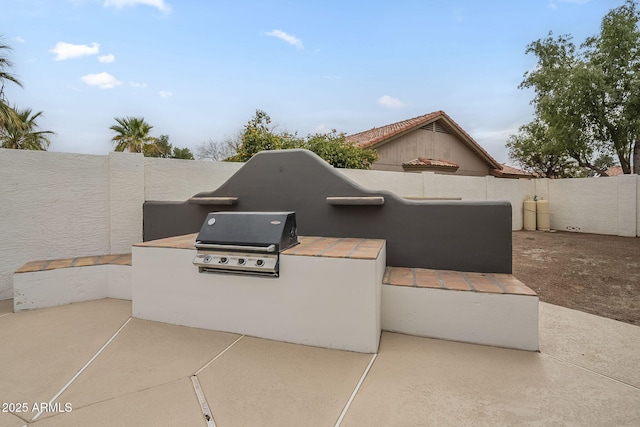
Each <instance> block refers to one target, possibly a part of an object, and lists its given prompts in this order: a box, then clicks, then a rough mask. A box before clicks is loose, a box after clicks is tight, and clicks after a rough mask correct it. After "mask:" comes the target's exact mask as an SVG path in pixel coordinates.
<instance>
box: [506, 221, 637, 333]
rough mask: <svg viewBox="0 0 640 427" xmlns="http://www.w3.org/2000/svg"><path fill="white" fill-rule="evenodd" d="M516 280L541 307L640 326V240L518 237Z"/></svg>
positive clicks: (548, 235)
mask: <svg viewBox="0 0 640 427" xmlns="http://www.w3.org/2000/svg"><path fill="white" fill-rule="evenodd" d="M513 275H514V276H515V277H517V278H518V279H520V280H521V281H522V282H524V284H526V285H527V286H528V287H530V288H531V289H533V290H534V291H536V292H537V293H538V295H539V297H540V300H541V301H545V302H548V303H551V304H557V305H561V306H563V307H568V308H572V309H575V310H580V311H584V312H587V313H592V314H597V315H599V316H603V317H608V318H610V319H615V320H620V321H622V322H626V323H631V324H634V325H639V326H640V238H637V237H618V236H604V235H598V234H585V233H570V232H562V231H558V232H543V231H517V232H514V233H513Z"/></svg>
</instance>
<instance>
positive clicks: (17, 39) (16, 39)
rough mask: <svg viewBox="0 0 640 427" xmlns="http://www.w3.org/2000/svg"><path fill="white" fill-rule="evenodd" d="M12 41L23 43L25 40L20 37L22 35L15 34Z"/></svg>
mask: <svg viewBox="0 0 640 427" xmlns="http://www.w3.org/2000/svg"><path fill="white" fill-rule="evenodd" d="M13 41H15V42H16V43H24V42H25V40H24V38H22V36H15V37H14V38H13Z"/></svg>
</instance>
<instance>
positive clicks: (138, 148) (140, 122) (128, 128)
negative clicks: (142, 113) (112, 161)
mask: <svg viewBox="0 0 640 427" xmlns="http://www.w3.org/2000/svg"><path fill="white" fill-rule="evenodd" d="M115 121H116V122H118V124H117V125H113V126H111V127H110V128H109V129H111V130H112V131H114V132H117V135H116V136H114V137H113V138H111V140H112V141H113V143H114V144H116V147H115V148H114V151H125V150H127V151H129V152H130V153H142V152H143V149H144V147H145V145H147V144H150V143H153V142H154V141H155V138H154V137H152V136H149V132H150V131H151V129H153V126H151V125H150V124H149V123H147V122H145V121H144V118H142V117H126V118H124V119H123V118H118V117H115Z"/></svg>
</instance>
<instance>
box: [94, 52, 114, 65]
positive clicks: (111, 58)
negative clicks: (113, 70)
mask: <svg viewBox="0 0 640 427" xmlns="http://www.w3.org/2000/svg"><path fill="white" fill-rule="evenodd" d="M115 60H116V57H115V56H113V55H112V54H111V53H110V54H108V55H102V56H98V61H100V62H102V63H103V64H108V63H110V62H113V61H115Z"/></svg>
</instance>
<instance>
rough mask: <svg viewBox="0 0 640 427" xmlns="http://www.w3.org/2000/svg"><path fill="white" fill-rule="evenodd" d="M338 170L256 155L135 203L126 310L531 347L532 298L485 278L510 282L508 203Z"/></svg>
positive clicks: (271, 329)
mask: <svg viewBox="0 0 640 427" xmlns="http://www.w3.org/2000/svg"><path fill="white" fill-rule="evenodd" d="M346 172H348V171H346ZM349 174H350V172H349V173H345V174H343V173H342V172H340V171H338V170H337V169H334V168H332V167H331V166H330V165H328V164H327V163H326V162H325V161H324V160H322V159H321V158H320V157H318V156H317V155H315V154H313V153H311V152H309V151H306V150H282V151H263V152H260V153H258V154H256V155H255V156H254V157H253V158H251V160H249V161H248V162H247V163H246V164H245V165H244V166H242V167H241V168H240V169H239V170H238V171H237V172H236V173H235V174H234V175H233V176H231V177H230V178H229V179H228V180H227V181H226V182H224V183H223V184H222V185H220V186H219V187H217V188H216V189H215V190H213V191H211V192H203V193H198V194H195V195H194V196H193V197H191V198H190V199H188V200H186V201H181V202H166V201H157V202H153V201H147V202H145V204H144V211H143V224H144V240H145V241H144V242H142V243H139V244H136V245H134V247H133V250H132V254H133V266H132V267H133V269H132V270H133V273H132V283H133V286H132V294H133V297H132V301H133V316H134V317H136V318H141V319H148V320H154V321H160V322H166V323H173V324H178V325H185V326H192V327H197V328H204V329H212V330H216V331H225V332H232V333H237V334H243V335H247V336H253V337H260V338H267V339H274V340H279V341H286V342H291V343H297V344H305V345H312V346H319V347H327V348H334V349H342V350H350V351H357V352H363V353H375V352H377V351H378V345H379V342H380V333H381V331H382V330H383V329H385V330H387V331H393V332H400V333H406V334H410V335H423V336H429V337H435V338H444V339H453V340H456V341H467V342H474V343H479V344H489V345H499V346H506V347H512V348H521V349H526V350H537V348H538V341H537V340H538V335H537V333H538V332H537V325H538V323H537V322H538V320H537V319H538V299H537V296H531V295H517V294H513V293H511V291H510V286H511V285H509V284H505V285H504V286H503V288H502V289H499V287H500V286H499V284H498V283H497V282H495V281H492V279H491V277H490V276H491V275H492V274H499V275H500V281H504V283H507V282H508V281H509V280H515V279H511V278H510V277H509V276H510V275H511V270H512V266H511V214H512V207H511V204H510V203H509V202H508V201H464V200H407V199H403V198H401V197H399V196H397V195H396V194H393V193H389V192H385V191H374V190H369V189H365V188H362V187H360V186H359V185H357V184H355V183H354V182H353V181H351V180H350V179H349V178H348V177H347V176H348V175H349ZM345 175H347V176H345ZM371 176H372V179H373V178H374V177H376V176H378V175H371ZM385 177H386V175H385ZM389 177H390V175H389ZM418 178H419V177H418ZM427 178H429V177H427V176H425V177H424V181H422V180H418V181H417V182H419V183H420V185H423V184H424V185H426V184H427V183H428V182H436V181H437V180H432V179H431V178H429V179H427ZM376 179H377V178H376ZM385 179H386V178H385ZM412 182H413V181H412ZM372 185H373V184H372ZM390 185H393V183H391V184H390ZM403 191H404V189H403ZM408 191H409V190H408ZM294 212H295V213H294ZM203 221H204V222H203ZM198 230H199V232H198ZM451 271H453V272H469V273H466V274H469V275H473V276H472V277H473V280H472V281H474V283H475V282H477V283H478V288H477V289H476V288H473V291H469V292H462V291H460V290H459V289H462V288H465V287H466V289H469V288H470V286H471V285H470V281H469V282H468V283H466V282H462V283H458V282H459V281H460V280H463V279H460V278H459V277H458V278H457V279H455V280H454V279H453V278H452V276H451V274H450V273H451ZM386 272H388V274H385V273H386ZM230 273H231V274H230ZM456 280H457V281H456ZM464 280H466V279H464ZM383 282H384V286H383ZM425 283H428V284H429V286H428V287H426V288H425V287H421V286H422V285H421V286H418V285H419V284H425ZM445 283H449V284H451V286H453V290H451V289H448V288H445V286H444V284H445ZM509 283H512V282H509ZM467 284H469V286H467ZM425 286H426V285H425ZM481 287H484V288H486V289H488V290H487V291H486V292H482V289H483V288H481ZM503 293H504V294H503Z"/></svg>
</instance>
